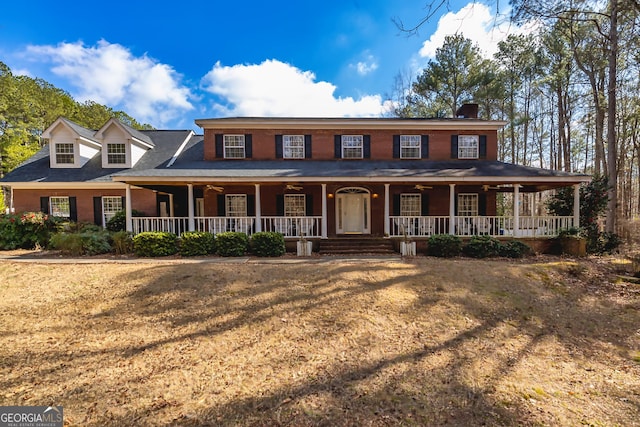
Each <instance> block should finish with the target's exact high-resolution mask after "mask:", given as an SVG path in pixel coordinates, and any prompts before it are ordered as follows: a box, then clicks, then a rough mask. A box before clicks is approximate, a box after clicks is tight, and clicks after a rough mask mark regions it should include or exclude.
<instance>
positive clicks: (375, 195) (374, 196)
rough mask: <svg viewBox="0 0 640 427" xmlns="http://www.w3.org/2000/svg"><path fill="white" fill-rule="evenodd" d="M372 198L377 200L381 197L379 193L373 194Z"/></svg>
mask: <svg viewBox="0 0 640 427" xmlns="http://www.w3.org/2000/svg"><path fill="white" fill-rule="evenodd" d="M371 197H373V198H374V199H377V198H378V197H379V195H378V193H373V194H372V195H371Z"/></svg>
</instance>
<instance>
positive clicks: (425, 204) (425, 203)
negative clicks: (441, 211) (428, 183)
mask: <svg viewBox="0 0 640 427" xmlns="http://www.w3.org/2000/svg"><path fill="white" fill-rule="evenodd" d="M420 204H421V206H420V215H422V216H427V215H429V195H428V194H422V195H421V200H420Z"/></svg>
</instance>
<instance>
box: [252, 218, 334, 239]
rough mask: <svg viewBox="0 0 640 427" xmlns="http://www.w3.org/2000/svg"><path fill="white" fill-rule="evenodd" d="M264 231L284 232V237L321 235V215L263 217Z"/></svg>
mask: <svg viewBox="0 0 640 427" xmlns="http://www.w3.org/2000/svg"><path fill="white" fill-rule="evenodd" d="M262 231H274V232H276V233H282V234H283V235H284V237H300V236H304V237H321V236H322V217H321V216H286V217H284V216H267V217H264V216H263V217H262Z"/></svg>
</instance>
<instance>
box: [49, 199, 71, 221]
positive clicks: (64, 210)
mask: <svg viewBox="0 0 640 427" xmlns="http://www.w3.org/2000/svg"><path fill="white" fill-rule="evenodd" d="M49 213H50V214H51V216H55V217H59V218H69V217H70V216H71V205H70V204H69V197H67V196H54V197H50V198H49Z"/></svg>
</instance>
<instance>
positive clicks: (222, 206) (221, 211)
mask: <svg viewBox="0 0 640 427" xmlns="http://www.w3.org/2000/svg"><path fill="white" fill-rule="evenodd" d="M218 216H227V206H226V198H225V197H224V194H218Z"/></svg>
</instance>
